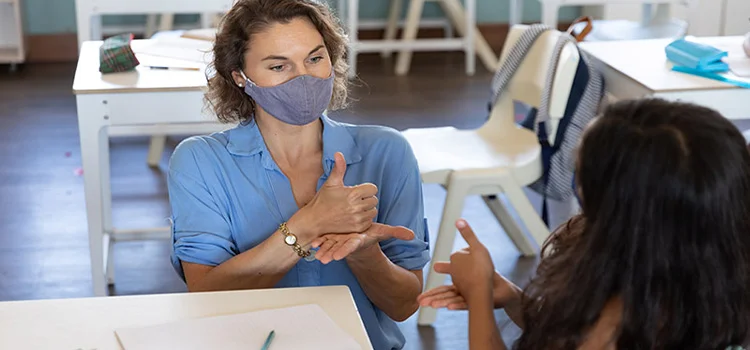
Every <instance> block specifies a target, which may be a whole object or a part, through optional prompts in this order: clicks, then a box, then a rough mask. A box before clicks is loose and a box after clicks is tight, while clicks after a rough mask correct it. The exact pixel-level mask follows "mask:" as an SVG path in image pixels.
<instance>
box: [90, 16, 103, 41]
mask: <svg viewBox="0 0 750 350" xmlns="http://www.w3.org/2000/svg"><path fill="white" fill-rule="evenodd" d="M102 39H104V31H103V30H102V15H93V16H91V40H102Z"/></svg>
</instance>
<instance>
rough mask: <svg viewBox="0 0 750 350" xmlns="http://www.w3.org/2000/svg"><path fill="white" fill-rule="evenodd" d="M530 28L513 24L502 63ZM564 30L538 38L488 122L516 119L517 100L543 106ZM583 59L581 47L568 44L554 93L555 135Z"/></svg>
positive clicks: (551, 111)
mask: <svg viewBox="0 0 750 350" xmlns="http://www.w3.org/2000/svg"><path fill="white" fill-rule="evenodd" d="M526 28H528V26H526V25H515V26H513V27H511V29H510V31H509V32H508V36H507V38H506V39H505V44H504V45H503V51H502V54H501V55H500V61H499V65H498V66H501V65H502V64H503V63H504V62H505V60H506V59H508V55H509V53H510V51H511V48H512V47H513V45H515V43H516V42H517V41H518V39H519V38H520V37H521V34H522V33H523V32H524V30H526ZM561 34H562V33H561V32H558V31H554V30H549V31H547V32H545V33H543V34H542V35H541V36H540V37H539V38H537V39H536V41H535V42H534V45H533V46H532V47H531V50H529V52H528V54H527V55H526V57H524V58H523V61H522V63H521V65H520V66H519V67H518V70H516V73H515V74H514V75H513V78H512V79H511V80H510V82H509V83H508V85H507V87H506V88H505V90H504V93H503V94H502V95H501V96H500V99H499V101H498V103H497V104H495V105H494V106H493V107H492V112H491V114H490V120H489V122H488V123H492V124H495V125H497V124H499V125H502V126H507V125H509V124H513V123H515V119H514V114H513V101H514V100H516V101H521V102H523V103H525V104H527V105H529V106H532V107H535V108H538V107H539V105H540V103H541V100H542V92H543V90H544V86H545V84H546V83H547V74H548V71H549V69H550V61H551V60H552V55H553V52H554V50H555V45H556V44H557V41H558V38H559V37H560V35H561ZM580 59H581V57H580V55H579V53H578V49H577V48H576V47H575V45H573V44H569V45H566V47H565V48H564V49H563V51H562V53H561V55H560V60H559V61H558V64H557V70H556V71H555V76H554V80H553V84H552V91H551V96H550V97H551V99H550V127H551V128H552V131H553V133H552V135H554V131H555V130H556V129H557V120H559V118H561V117H562V116H563V114H564V113H565V107H566V106H567V104H568V97H569V96H570V89H571V86H572V85H573V79H574V78H575V74H576V70H577V69H578V62H579V60H580Z"/></svg>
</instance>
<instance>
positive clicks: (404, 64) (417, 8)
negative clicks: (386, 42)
mask: <svg viewBox="0 0 750 350" xmlns="http://www.w3.org/2000/svg"><path fill="white" fill-rule="evenodd" d="M424 2H425V0H411V3H410V4H409V12H408V13H407V14H406V23H405V24H404V31H403V33H401V40H402V41H404V42H409V41H414V40H415V39H416V38H417V30H419V19H420V18H422V9H423V8H424ZM411 55H412V52H411V51H409V50H401V52H399V54H398V59H397V60H396V75H406V74H407V73H409V66H410V65H411Z"/></svg>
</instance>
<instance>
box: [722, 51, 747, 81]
mask: <svg viewBox="0 0 750 350" xmlns="http://www.w3.org/2000/svg"><path fill="white" fill-rule="evenodd" d="M724 62H726V63H727V64H729V69H730V70H731V71H732V73H734V75H736V76H738V77H743V78H748V77H750V57H744V56H729V57H725V58H724Z"/></svg>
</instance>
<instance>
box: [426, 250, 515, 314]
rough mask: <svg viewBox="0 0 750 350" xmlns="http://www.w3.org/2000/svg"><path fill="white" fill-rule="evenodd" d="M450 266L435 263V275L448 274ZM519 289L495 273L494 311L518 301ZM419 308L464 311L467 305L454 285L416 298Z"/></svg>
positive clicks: (444, 263)
mask: <svg viewBox="0 0 750 350" xmlns="http://www.w3.org/2000/svg"><path fill="white" fill-rule="evenodd" d="M450 266H451V264H450V263H448V262H437V263H435V266H434V270H435V272H437V273H445V274H447V273H449V271H450ZM521 293H522V291H521V289H520V288H518V287H516V285H514V284H513V283H512V282H510V281H508V280H507V279H505V278H504V277H503V276H501V275H500V274H499V273H497V272H495V274H494V276H493V277H492V300H493V301H494V302H493V304H494V306H495V308H496V309H501V308H504V307H505V306H506V305H508V304H509V303H512V302H515V301H519V300H520V297H521ZM417 302H418V303H419V305H420V306H429V307H431V308H434V309H440V308H447V309H448V310H466V309H468V307H469V305H468V304H466V300H465V299H464V297H463V296H462V295H461V293H459V292H458V289H457V288H456V286H455V285H447V286H440V287H437V288H433V289H430V290H428V291H426V292H424V293H422V294H420V295H419V296H418V297H417Z"/></svg>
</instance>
